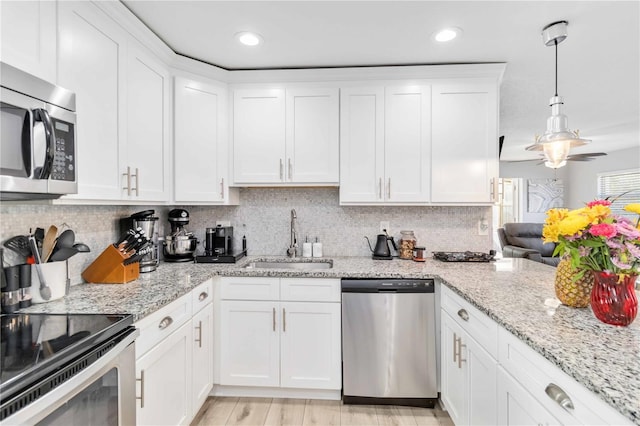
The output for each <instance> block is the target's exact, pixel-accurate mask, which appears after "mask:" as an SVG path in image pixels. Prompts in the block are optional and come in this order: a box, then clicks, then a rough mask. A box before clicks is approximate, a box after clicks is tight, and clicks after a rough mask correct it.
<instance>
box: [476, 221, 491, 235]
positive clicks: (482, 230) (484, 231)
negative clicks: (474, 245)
mask: <svg viewBox="0 0 640 426" xmlns="http://www.w3.org/2000/svg"><path fill="white" fill-rule="evenodd" d="M478 235H489V224H488V223H487V221H486V220H479V221H478Z"/></svg>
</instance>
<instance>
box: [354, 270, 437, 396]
mask: <svg viewBox="0 0 640 426" xmlns="http://www.w3.org/2000/svg"><path fill="white" fill-rule="evenodd" d="M434 290H435V283H434V280H433V279H420V280H415V279H343V280H342V377H343V379H342V380H343V397H342V401H343V402H344V403H345V404H394V405H410V406H420V407H433V406H434V404H435V402H436V400H437V398H438V388H437V382H436V374H437V368H436V334H435V333H436V332H435V328H436V327H435V321H436V316H435V293H434Z"/></svg>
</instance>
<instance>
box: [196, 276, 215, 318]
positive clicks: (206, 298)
mask: <svg viewBox="0 0 640 426" xmlns="http://www.w3.org/2000/svg"><path fill="white" fill-rule="evenodd" d="M212 301H213V280H212V279H209V280H207V281H205V282H203V283H202V284H200V285H199V286H197V287H196V288H194V289H193V290H191V304H192V306H193V309H192V311H193V314H194V315H195V314H196V313H198V312H199V311H200V310H201V309H202V308H204V307H205V306H206V305H207V304H208V303H211V302H212Z"/></svg>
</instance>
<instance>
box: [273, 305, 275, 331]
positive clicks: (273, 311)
mask: <svg viewBox="0 0 640 426" xmlns="http://www.w3.org/2000/svg"><path fill="white" fill-rule="evenodd" d="M273 331H276V308H273Z"/></svg>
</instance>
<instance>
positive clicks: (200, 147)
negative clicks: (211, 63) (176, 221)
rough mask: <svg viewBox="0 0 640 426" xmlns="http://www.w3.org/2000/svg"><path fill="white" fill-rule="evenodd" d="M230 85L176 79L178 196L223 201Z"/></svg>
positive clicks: (179, 198)
mask: <svg viewBox="0 0 640 426" xmlns="http://www.w3.org/2000/svg"><path fill="white" fill-rule="evenodd" d="M226 108H227V88H226V86H225V85H223V84H214V83H213V82H212V83H206V82H203V81H194V80H189V79H186V78H182V77H176V79H175V124H174V125H175V129H174V131H175V140H174V158H175V160H174V161H175V162H174V164H175V200H176V201H178V202H190V201H196V202H203V201H205V202H206V201H212V202H221V201H223V199H224V192H225V182H224V178H225V175H226V170H227V167H226V164H227V161H228V160H227V149H226V143H227V142H226V129H227V126H226V117H227V114H226Z"/></svg>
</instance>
